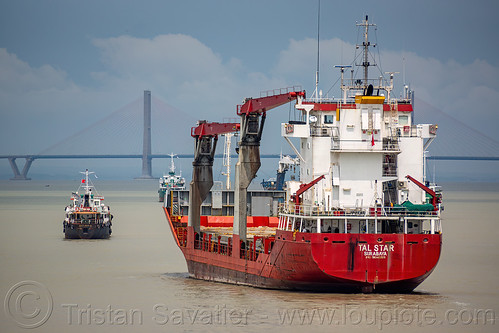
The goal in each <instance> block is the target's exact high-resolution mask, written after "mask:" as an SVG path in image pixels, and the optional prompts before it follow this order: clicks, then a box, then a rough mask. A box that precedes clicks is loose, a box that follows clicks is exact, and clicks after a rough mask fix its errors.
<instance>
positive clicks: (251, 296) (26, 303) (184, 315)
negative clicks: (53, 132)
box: [0, 179, 499, 332]
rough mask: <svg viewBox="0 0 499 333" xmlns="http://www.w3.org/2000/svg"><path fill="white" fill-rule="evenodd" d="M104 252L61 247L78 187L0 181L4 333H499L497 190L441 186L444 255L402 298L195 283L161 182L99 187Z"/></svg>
mask: <svg viewBox="0 0 499 333" xmlns="http://www.w3.org/2000/svg"><path fill="white" fill-rule="evenodd" d="M95 182H96V184H95V185H96V186H97V190H98V192H99V193H101V194H103V195H104V196H105V199H106V200H105V202H106V203H107V204H108V205H109V206H110V207H111V211H112V213H113V215H114V220H113V234H112V236H111V238H110V239H109V240H65V239H64V237H63V233H62V220H63V216H64V208H65V206H66V205H67V204H69V197H70V194H71V192H72V191H75V190H76V189H77V187H78V181H76V180H75V181H53V180H51V181H38V180H32V181H0V228H1V229H0V230H1V231H0V297H1V301H2V303H1V304H2V307H3V309H4V311H0V332H27V331H29V332H89V331H92V332H217V331H228V332H255V331H257V330H272V331H275V332H303V331H313V332H365V331H382V332H399V331H400V330H404V332H415V331H420V330H422V329H424V330H425V331H426V332H460V331H467V332H468V331H476V332H497V331H499V323H498V322H497V321H498V319H499V315H498V314H499V287H498V276H499V215H498V212H497V210H498V209H499V184H497V183H495V184H494V183H493V184H480V183H466V184H465V183H460V184H458V183H453V184H445V185H444V186H443V189H444V204H445V211H444V222H443V233H444V237H443V242H444V243H443V249H442V255H441V258H440V262H439V264H438V265H437V268H436V269H435V271H434V272H433V273H432V274H431V275H430V277H429V278H428V279H427V280H426V281H425V282H424V283H423V284H421V285H420V286H419V287H418V288H417V289H416V290H415V292H414V293H412V294H408V295H400V294H396V295H378V294H353V295H352V294H321V293H303V292H289V291H274V290H262V289H256V288H251V287H243V286H234V285H228V284H222V283H213V282H205V281H198V280H194V279H191V278H189V277H188V274H187V266H186V264H185V261H184V258H183V256H182V253H181V252H180V250H179V249H178V248H177V246H176V244H175V243H174V240H173V238H172V235H171V232H170V230H169V228H168V225H167V222H166V219H165V216H164V214H163V211H162V208H161V204H160V203H158V202H157V192H156V191H157V181H143V180H140V181H139V180H130V181H100V179H99V180H96V181H95Z"/></svg>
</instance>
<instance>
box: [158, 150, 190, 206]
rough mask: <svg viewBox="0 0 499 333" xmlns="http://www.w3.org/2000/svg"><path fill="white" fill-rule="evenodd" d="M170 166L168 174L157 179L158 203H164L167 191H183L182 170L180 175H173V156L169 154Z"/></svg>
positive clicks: (183, 179)
mask: <svg viewBox="0 0 499 333" xmlns="http://www.w3.org/2000/svg"><path fill="white" fill-rule="evenodd" d="M170 157H171V164H170V172H168V174H167V175H163V177H161V178H160V179H159V189H158V196H159V198H158V199H159V202H164V201H165V194H166V192H168V190H169V189H177V190H183V189H185V178H184V177H182V170H181V171H180V175H177V174H175V163H174V162H173V157H175V154H173V153H171V154H170Z"/></svg>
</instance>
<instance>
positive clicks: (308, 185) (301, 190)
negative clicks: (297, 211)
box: [291, 175, 325, 206]
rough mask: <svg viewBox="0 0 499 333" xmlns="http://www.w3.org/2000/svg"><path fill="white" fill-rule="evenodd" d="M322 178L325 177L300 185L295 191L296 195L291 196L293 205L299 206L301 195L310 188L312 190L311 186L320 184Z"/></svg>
mask: <svg viewBox="0 0 499 333" xmlns="http://www.w3.org/2000/svg"><path fill="white" fill-rule="evenodd" d="M324 177H325V175H322V176H319V177H317V178H315V179H314V180H312V181H311V182H310V183H306V184H300V188H299V189H298V191H296V193H295V194H293V195H292V196H291V200H292V201H293V202H294V203H295V205H297V206H298V205H300V203H301V198H300V197H301V195H302V194H303V193H305V192H306V191H308V190H309V189H310V188H312V186H314V185H315V184H317V183H318V182H320V181H321V180H322V179H324Z"/></svg>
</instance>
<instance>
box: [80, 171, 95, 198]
mask: <svg viewBox="0 0 499 333" xmlns="http://www.w3.org/2000/svg"><path fill="white" fill-rule="evenodd" d="M80 173H81V174H83V175H85V186H83V188H84V189H85V193H88V192H89V190H90V188H91V187H92V185H90V183H89V177H88V176H89V175H90V174H92V173H95V172H90V171H88V169H85V172H82V171H80Z"/></svg>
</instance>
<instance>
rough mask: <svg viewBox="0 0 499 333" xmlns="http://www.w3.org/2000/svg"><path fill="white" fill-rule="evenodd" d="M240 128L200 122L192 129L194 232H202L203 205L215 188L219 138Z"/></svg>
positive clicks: (190, 221) (234, 124)
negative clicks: (213, 187)
mask: <svg viewBox="0 0 499 333" xmlns="http://www.w3.org/2000/svg"><path fill="white" fill-rule="evenodd" d="M239 128H240V125H239V123H216V122H213V123H209V122H207V121H206V120H200V121H199V122H198V126H197V127H192V128H191V136H192V137H193V138H194V139H195V140H196V143H195V147H194V161H193V162H192V181H191V183H190V190H189V202H190V207H189V226H192V227H193V229H194V232H197V233H199V231H200V221H201V203H202V202H203V201H204V200H205V199H206V197H207V196H208V193H209V192H210V189H211V187H212V186H213V160H214V157H215V149H216V147H217V141H218V136H219V135H221V134H225V133H233V132H238V131H239Z"/></svg>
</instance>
